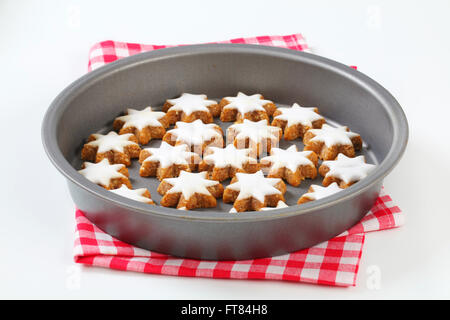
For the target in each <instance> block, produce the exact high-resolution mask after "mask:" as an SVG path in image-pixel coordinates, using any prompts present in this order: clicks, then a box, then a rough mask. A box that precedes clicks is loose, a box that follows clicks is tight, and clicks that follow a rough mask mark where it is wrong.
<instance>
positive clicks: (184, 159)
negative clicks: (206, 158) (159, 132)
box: [143, 141, 198, 168]
mask: <svg viewBox="0 0 450 320" xmlns="http://www.w3.org/2000/svg"><path fill="white" fill-rule="evenodd" d="M144 150H147V151H148V152H150V153H151V155H150V156H149V157H147V158H145V160H144V161H143V163H144V162H148V161H158V162H159V164H160V166H161V167H162V168H168V167H170V166H172V165H174V164H175V165H182V164H186V165H189V164H190V158H191V157H193V156H198V155H197V154H196V153H194V152H191V151H190V150H189V147H188V146H187V145H185V144H180V145H178V146H171V145H170V144H168V143H167V142H165V141H163V142H161V146H160V147H159V148H146V149H144Z"/></svg>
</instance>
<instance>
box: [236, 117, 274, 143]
mask: <svg viewBox="0 0 450 320" xmlns="http://www.w3.org/2000/svg"><path fill="white" fill-rule="evenodd" d="M228 130H234V131H236V132H237V133H238V134H237V135H236V139H246V138H249V139H250V140H252V141H254V142H256V143H259V142H262V140H263V139H276V140H278V139H279V133H280V128H278V127H274V126H269V125H268V123H267V121H266V120H260V121H258V122H254V121H250V120H248V119H244V121H243V122H242V123H236V124H233V125H231V126H229V127H228Z"/></svg>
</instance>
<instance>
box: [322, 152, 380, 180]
mask: <svg viewBox="0 0 450 320" xmlns="http://www.w3.org/2000/svg"><path fill="white" fill-rule="evenodd" d="M375 167H376V165H374V164H368V163H366V161H365V158H364V156H359V157H356V158H349V157H347V156H346V155H344V154H342V153H340V154H339V155H338V156H337V158H336V160H334V161H324V162H322V165H321V166H320V167H319V173H320V175H322V176H323V177H324V179H323V182H322V184H323V185H324V186H328V185H330V184H331V183H333V182H336V183H337V184H338V185H339V186H340V187H341V188H347V187H349V186H351V185H352V184H354V183H356V182H358V181H359V180H361V179H364V178H365V177H366V176H367V175H368V174H369V173H370V172H371V171H372V170H373V169H375Z"/></svg>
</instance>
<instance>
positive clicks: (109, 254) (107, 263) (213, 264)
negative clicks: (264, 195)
mask: <svg viewBox="0 0 450 320" xmlns="http://www.w3.org/2000/svg"><path fill="white" fill-rule="evenodd" d="M225 42H228V43H230V42H231V43H253V44H263V45H272V46H280V47H285V48H290V49H294V50H305V49H307V48H308V47H307V44H306V42H305V41H304V39H303V37H302V36H301V35H300V34H295V35H289V36H264V37H255V38H248V39H243V38H240V39H233V40H230V41H224V42H223V43H225ZM165 47H167V46H155V45H140V44H129V43H124V42H113V41H104V42H100V43H98V44H96V45H95V46H94V47H93V48H92V50H91V51H90V60H89V70H92V69H95V68H98V67H100V66H102V65H104V64H106V63H108V62H112V61H115V60H117V59H119V58H121V57H126V56H129V55H132V54H136V53H140V52H143V51H149V50H155V49H160V48H165ZM403 223H404V214H403V213H402V212H401V210H400V209H399V207H397V206H396V205H395V204H394V203H393V202H392V199H391V197H390V196H389V195H387V194H385V192H384V189H382V191H381V194H380V196H379V198H378V199H377V201H376V203H375V205H374V207H373V208H372V209H371V210H370V211H369V212H368V213H367V215H366V216H365V217H364V218H363V219H362V220H361V221H360V222H359V223H357V224H356V225H355V226H353V227H352V228H351V229H349V230H347V231H345V232H344V233H342V234H341V235H339V236H337V237H335V238H333V239H331V240H329V241H326V242H323V243H321V244H318V245H316V246H314V247H312V248H309V249H304V250H300V251H297V252H292V253H289V254H284V255H281V256H276V257H269V258H263V259H252V260H240V261H202V260H194V259H182V258H177V257H172V256H169V255H166V254H160V253H155V252H151V251H148V250H143V249H140V248H137V247H134V246H131V245H129V244H127V243H124V242H122V241H119V240H117V239H115V238H113V237H111V236H110V235H108V234H107V233H105V232H103V231H102V230H100V229H99V228H98V227H96V226H95V225H94V224H93V223H91V222H90V221H89V220H88V219H87V218H86V217H85V216H84V214H83V212H81V211H79V210H77V211H76V233H75V247H74V259H75V262H77V263H82V264H85V265H90V266H98V267H105V268H111V269H117V270H124V271H135V272H144V273H153V274H164V275H173V276H190V277H206V278H225V279H265V280H285V281H295V282H307V283H314V284H322V285H333V286H344V287H345V286H354V285H355V283H356V275H357V272H358V267H359V262H360V259H361V254H362V249H363V244H364V237H365V235H364V234H365V233H366V232H370V231H377V230H385V229H391V228H396V227H399V226H401V225H402V224H403Z"/></svg>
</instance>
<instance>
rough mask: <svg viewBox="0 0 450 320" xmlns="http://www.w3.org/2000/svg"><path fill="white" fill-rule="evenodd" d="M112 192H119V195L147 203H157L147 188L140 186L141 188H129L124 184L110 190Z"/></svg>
mask: <svg viewBox="0 0 450 320" xmlns="http://www.w3.org/2000/svg"><path fill="white" fill-rule="evenodd" d="M110 191H111V192H113V193H115V194H118V195H119V196H122V197H125V198H128V199H131V200H134V201H138V202H144V203H147V204H155V202H154V201H153V200H152V197H151V195H150V192H149V191H148V190H147V189H146V188H140V189H134V190H133V189H128V187H127V186H126V185H124V184H123V185H122V186H121V187H120V188H118V189H114V190H110Z"/></svg>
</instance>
